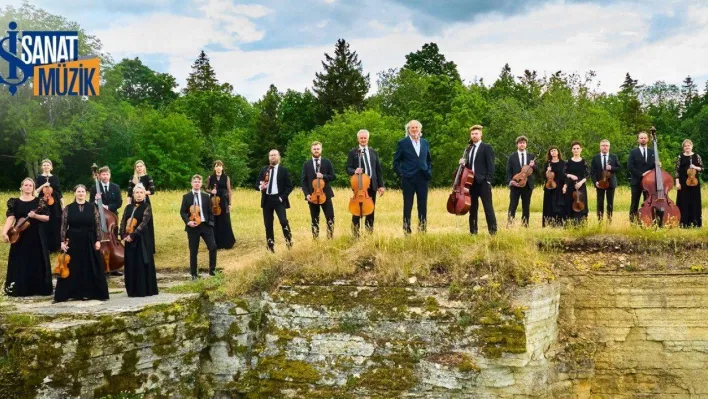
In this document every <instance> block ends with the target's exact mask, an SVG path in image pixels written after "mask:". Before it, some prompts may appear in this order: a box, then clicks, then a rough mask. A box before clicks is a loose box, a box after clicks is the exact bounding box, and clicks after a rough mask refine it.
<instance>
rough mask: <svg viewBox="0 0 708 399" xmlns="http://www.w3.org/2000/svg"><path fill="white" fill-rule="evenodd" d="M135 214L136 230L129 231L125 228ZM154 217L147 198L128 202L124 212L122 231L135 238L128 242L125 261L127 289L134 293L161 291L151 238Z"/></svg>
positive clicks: (137, 295) (126, 243)
mask: <svg viewBox="0 0 708 399" xmlns="http://www.w3.org/2000/svg"><path fill="white" fill-rule="evenodd" d="M131 217H133V218H134V219H135V221H136V227H135V229H134V231H133V233H131V234H127V233H126V231H125V229H126V225H127V223H128V220H129V219H130V218H131ZM151 219H152V208H151V207H150V205H149V204H147V202H146V201H141V202H137V203H133V204H131V205H128V206H126V207H125V211H124V212H123V219H122V221H121V224H120V231H121V235H122V236H124V237H125V236H130V237H131V239H132V241H131V242H127V241H126V242H125V265H124V268H125V269H124V278H125V290H126V291H127V292H128V296H130V297H140V296H150V295H157V276H156V272H155V259H154V257H153V251H152V247H151V246H150V245H151V242H150V240H149V238H148V237H149V230H150V220H151Z"/></svg>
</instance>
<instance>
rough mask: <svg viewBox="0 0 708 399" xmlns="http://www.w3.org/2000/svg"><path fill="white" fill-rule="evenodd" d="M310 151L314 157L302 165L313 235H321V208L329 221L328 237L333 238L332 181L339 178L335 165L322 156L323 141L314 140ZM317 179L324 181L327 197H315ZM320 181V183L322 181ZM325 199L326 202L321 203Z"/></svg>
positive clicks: (303, 190)
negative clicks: (335, 172) (335, 171)
mask: <svg viewBox="0 0 708 399" xmlns="http://www.w3.org/2000/svg"><path fill="white" fill-rule="evenodd" d="M310 152H311V153H312V159H308V160H307V161H305V163H304V164H303V165H302V179H301V180H302V181H301V186H302V192H303V193H304V194H305V200H307V204H308V205H309V207H310V218H311V220H312V237H313V238H315V239H317V237H319V235H320V209H321V210H322V211H324V216H325V220H326V221H327V238H330V239H331V238H332V236H333V235H334V206H333V205H332V198H333V197H334V192H333V191H332V186H331V184H330V183H331V182H332V181H334V179H336V178H337V176H336V175H335V174H334V167H333V166H332V162H330V161H329V159H325V158H322V143H320V142H319V141H314V142H313V143H312V145H310ZM317 179H321V182H322V181H324V183H325V184H324V185H323V187H321V191H323V195H324V197H325V198H323V199H319V198H317V199H313V198H312V196H313V194H314V188H313V184H315V185H316V184H318V183H317V182H316V180H317ZM321 182H320V183H321ZM322 200H324V203H320V202H321V201H322Z"/></svg>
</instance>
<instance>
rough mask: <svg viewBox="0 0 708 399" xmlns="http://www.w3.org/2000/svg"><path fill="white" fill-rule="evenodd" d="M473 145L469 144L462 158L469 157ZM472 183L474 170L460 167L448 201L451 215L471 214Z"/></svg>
mask: <svg viewBox="0 0 708 399" xmlns="http://www.w3.org/2000/svg"><path fill="white" fill-rule="evenodd" d="M472 145H474V143H473V142H472V140H470V141H469V142H468V143H467V148H465V152H464V153H463V154H462V158H464V159H467V158H468V157H469V152H470V149H471V148H472ZM472 183H474V172H473V171H472V169H470V168H467V167H465V165H459V166H458V167H457V172H455V179H454V180H453V182H452V192H451V193H450V196H449V197H448V199H447V211H448V212H449V213H451V214H453V215H465V214H466V213H467V212H469V210H470V207H471V206H472V197H471V196H470V189H471V188H472Z"/></svg>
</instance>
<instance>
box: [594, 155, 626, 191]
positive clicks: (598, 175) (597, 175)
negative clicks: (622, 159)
mask: <svg viewBox="0 0 708 399" xmlns="http://www.w3.org/2000/svg"><path fill="white" fill-rule="evenodd" d="M607 164H608V165H610V167H611V168H612V170H610V172H612V178H611V179H610V187H611V188H614V187H617V173H619V172H620V171H621V170H622V167H621V166H620V163H619V159H617V155H615V154H607ZM590 178H591V179H592V182H593V184H595V183H597V182H598V181H600V180H601V179H602V154H597V155H595V156H594V157H592V162H590Z"/></svg>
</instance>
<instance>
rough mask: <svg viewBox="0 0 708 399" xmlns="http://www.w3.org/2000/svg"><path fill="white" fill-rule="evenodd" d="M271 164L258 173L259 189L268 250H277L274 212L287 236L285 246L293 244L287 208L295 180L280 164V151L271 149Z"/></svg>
mask: <svg viewBox="0 0 708 399" xmlns="http://www.w3.org/2000/svg"><path fill="white" fill-rule="evenodd" d="M268 161H269V165H268V166H266V167H264V168H263V169H261V172H260V174H259V175H258V185H257V186H256V189H257V190H260V191H261V208H262V209H263V224H264V225H265V230H266V245H267V247H268V250H269V251H271V252H275V232H274V231H273V221H274V217H273V212H275V214H276V215H278V221H280V226H281V227H282V229H283V236H285V246H286V247H287V248H288V249H290V248H291V247H292V246H293V242H292V231H291V229H290V224H289V222H288V215H287V213H286V209H288V208H290V200H289V199H288V196H289V195H290V193H291V192H292V191H293V181H292V179H291V178H290V173H289V172H288V170H287V169H286V168H285V167H284V166H283V165H281V164H280V152H279V151H278V150H271V151H270V153H269V154H268Z"/></svg>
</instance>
